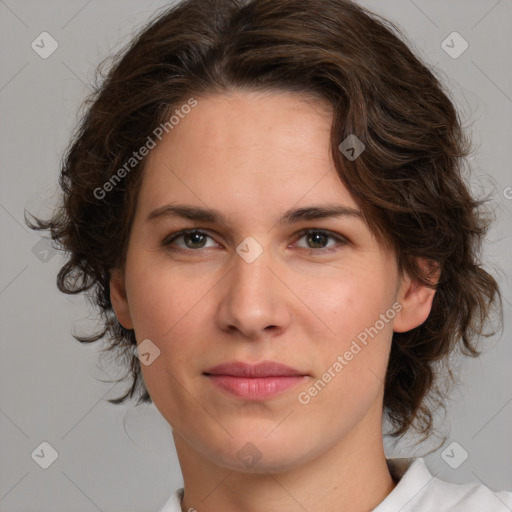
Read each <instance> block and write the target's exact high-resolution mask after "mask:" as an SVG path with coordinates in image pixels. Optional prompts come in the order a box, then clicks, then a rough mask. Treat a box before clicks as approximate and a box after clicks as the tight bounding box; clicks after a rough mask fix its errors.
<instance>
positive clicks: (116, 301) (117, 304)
mask: <svg viewBox="0 0 512 512" xmlns="http://www.w3.org/2000/svg"><path fill="white" fill-rule="evenodd" d="M110 302H112V307H113V309H114V313H115V314H116V317H117V320H118V322H119V323H120V324H121V325H122V326H123V327H124V328H125V329H133V323H132V319H131V315H130V307H129V305H128V298H127V295H126V286H125V280H124V272H123V271H122V270H121V269H117V268H116V269H113V270H111V271H110Z"/></svg>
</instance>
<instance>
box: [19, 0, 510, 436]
mask: <svg viewBox="0 0 512 512" xmlns="http://www.w3.org/2000/svg"><path fill="white" fill-rule="evenodd" d="M404 41H406V39H405V37H404V36H403V35H402V34H401V33H400V30H399V29H398V28H397V27H396V26H395V25H394V24H392V23H390V22H389V21H387V20H385V19H383V18H381V17H380V16H378V15H376V14H374V13H371V12H369V11H367V10H366V9H364V8H362V7H361V6H358V5H357V4H356V3H353V2H351V1H346V0H246V1H244V0H185V1H183V2H181V3H179V4H178V5H175V6H172V7H171V8H166V9H165V10H164V11H162V12H158V13H156V16H155V17H154V19H152V20H151V21H150V22H149V24H148V25H146V26H145V27H144V28H143V29H142V30H140V31H139V32H138V34H137V35H136V36H134V37H133V39H132V41H131V43H130V44H129V46H128V47H127V48H125V49H124V50H123V51H122V52H120V54H119V55H117V56H115V57H114V58H113V62H111V63H109V69H108V71H107V72H103V71H102V69H103V67H104V66H105V65H106V63H105V62H104V63H102V66H100V68H99V73H98V78H99V80H97V84H96V86H95V91H94V93H93V94H92V95H91V96H90V97H89V98H88V99H87V100H86V101H85V103H84V113H83V117H82V119H81V122H80V124H79V126H78V128H77V130H76V132H75V133H74V135H73V138H72V141H71V142H70V145H69V147H68V149H67V151H66V154H65V157H64V159H63V164H62V169H61V175H60V181H59V182H60V186H61V188H62V203H61V204H60V206H59V208H58V209H56V210H55V212H54V214H53V216H52V218H50V219H47V220H41V219H37V218H34V217H32V218H33V219H34V222H32V221H30V220H29V219H28V218H27V219H26V222H27V223H28V224H29V225H30V227H32V228H33V229H40V230H49V231H50V233H51V238H52V239H53V240H54V243H55V245H56V246H57V247H58V248H59V249H62V250H64V251H65V252H66V255H67V260H66V262H65V264H64V265H63V266H62V268H61V269H60V272H59V274H58V278H57V284H58V288H59V289H60V290H61V291H62V292H64V293H68V294H76V293H80V292H86V296H87V297H88V298H89V300H90V301H92V303H93V304H94V305H95V307H97V309H98V310H99V312H100V314H101V320H102V328H101V330H100V332H98V333H96V334H94V335H92V336H89V337H80V336H75V338H76V339H78V340H79V341H81V342H92V341H96V340H99V339H100V338H103V337H105V338H106V339H108V342H109V344H108V348H107V351H110V350H113V349H116V358H118V360H120V359H121V358H123V359H124V361H125V363H126V367H125V368H126V369H127V372H126V374H125V376H124V377H123V378H121V379H118V380H117V382H119V381H121V380H124V379H125V378H126V377H128V376H130V374H131V387H130V388H129V389H128V390H127V391H126V393H125V394H124V395H123V396H122V397H119V398H117V399H113V400H109V402H112V403H121V402H123V401H124V400H126V399H127V398H128V397H130V398H131V397H133V395H134V393H135V392H136V391H137V390H139V391H140V393H139V397H138V398H139V399H138V403H141V402H150V401H151V398H150V396H149V394H148V392H147V389H146V387H145V385H144V382H143V379H142V374H141V372H140V362H139V360H138V358H137V357H135V356H134V355H133V349H134V347H135V346H136V339H135V334H134V331H133V330H127V329H125V328H123V327H122V326H121V325H120V324H119V322H118V321H117V319H116V317H115V314H114V312H113V308H112V304H111V301H110V288H109V278H110V271H111V269H113V268H116V267H119V268H122V267H123V265H124V263H125V255H126V249H127V243H128V237H129V234H130V227H131V223H132V220H133V216H134V212H135V208H136V202H137V193H138V190H139V187H140V183H141V179H142V170H143V167H144V162H145V159H144V158H142V159H141V161H140V163H137V165H135V166H134V167H133V169H131V170H130V172H128V173H126V176H125V177H124V178H123V179H122V180H118V181H119V182H118V183H117V185H116V186H115V187H112V190H109V191H108V193H106V194H103V193H102V194H98V193H95V190H96V191H97V190H98V189H99V188H101V187H103V186H104V184H105V183H106V182H107V181H108V180H110V179H111V178H112V176H113V175H114V174H115V173H116V172H117V171H118V170H119V169H120V168H121V167H122V166H123V165H125V164H126V162H127V161H129V160H130V158H132V157H133V155H134V152H136V151H137V150H138V149H139V148H141V147H142V146H143V145H144V144H145V143H146V141H147V140H148V137H152V134H153V133H154V130H155V128H156V127H157V126H159V125H160V124H161V123H165V122H166V121H168V120H169V117H170V115H172V114H173V112H174V111H175V109H176V108H177V107H179V106H180V105H182V104H183V103H184V102H186V100H187V98H190V97H191V96H196V97H200V96H201V95H205V94H208V93H210V92H221V93H222V92H223V91H230V90H239V91H244V90H279V91H289V92H297V93H301V94H306V95H310V96H313V97H316V98H319V99H322V100H324V101H326V102H327V103H328V104H329V105H331V107H332V110H333V113H334V115H333V121H332V130H331V146H332V149H331V152H332V157H333V159H334V163H335V165H336V169H337V172H338V174H339V177H340V179H341V180H342V182H343V183H344V185H345V186H346V187H347V188H348V190H349V191H350V192H351V193H352V195H353V197H354V198H355V200H356V201H357V203H358V204H359V206H360V208H361V210H362V212H363V214H364V216H365V219H366V221H367V223H368V225H369V226H370V229H372V231H373V232H374V234H375V235H376V236H377V237H378V239H379V240H380V241H381V242H382V243H384V244H387V245H389V246H391V247H392V248H393V249H394V251H395V252H396V255H397V260H398V265H399V268H400V270H401V271H406V272H408V273H409V275H411V276H412V277H413V278H416V279H418V280H419V281H420V282H422V283H424V284H427V285H429V286H431V287H434V288H436V290H437V291H436V294H435V297H434V301H433V305H432V310H431V313H430V316H429V317H428V319H427V320H426V321H425V322H424V323H423V324H422V325H420V326H419V327H417V328H415V329H413V330H411V331H409V332H405V333H394V335H393V342H392V348H391V354H390V360H389V365H388V369H387V375H386V382H385V394H384V412H385V413H386V414H387V418H388V419H389V420H390V421H391V425H392V427H393V428H392V432H390V434H391V435H392V436H395V437H397V436H402V435H403V434H404V433H405V432H406V431H407V430H408V429H409V428H410V427H414V428H415V429H416V430H417V431H418V432H420V433H422V434H424V435H425V436H426V435H427V434H428V433H429V432H430V431H431V429H432V426H433V417H434V412H435V410H436V408H437V407H438V406H439V405H442V403H443V400H444V398H445V394H444V393H443V392H442V391H441V386H440V385H439V383H440V379H438V378H436V377H439V376H440V375H439V373H440V368H441V365H442V363H446V361H447V360H448V356H449V355H450V354H451V353H452V352H454V351H455V350H456V349H461V351H462V352H463V353H464V354H466V355H471V356H476V355H478V354H479V353H480V349H478V348H477V341H478V338H480V337H481V336H490V335H491V334H495V333H494V332H492V333H487V332H484V330H485V328H486V327H485V325H486V323H487V320H488V319H489V318H490V317H491V316H492V315H491V309H494V308H496V309H497V312H499V318H500V325H501V324H502V321H501V317H502V308H501V295H500V291H499V287H498V285H497V283H496V281H495V279H494V278H493V277H492V276H491V275H490V274H489V273H487V272H486V271H485V270H484V269H483V268H482V266H481V263H480V260H479V258H480V250H481V243H482V241H483V237H484V235H485V233H486V231H487V229H488V226H489V222H490V220H491V219H490V215H488V213H489V212H488V211H487V210H483V206H484V203H485V202H486V201H487V199H476V198H475V197H473V196H472V194H471V193H470V191H469V187H468V185H467V184H466V183H465V181H464V178H463V170H464V165H463V164H464V162H465V161H466V160H465V159H466V157H467V156H468V155H469V154H470V153H471V144H470V141H469V139H468V137H467V135H466V133H465V131H464V130H463V129H462V126H461V121H460V118H459V114H458V112H457V111H456V109H455V107H454V105H453V103H452V101H451V100H450V98H449V96H448V92H446V91H445V90H444V87H443V85H442V82H441V80H440V79H438V78H437V77H436V76H435V75H434V72H433V71H432V70H430V69H429V67H428V66H426V65H425V64H423V63H422V62H421V60H420V59H419V58H418V57H417V56H415V55H414V54H413V52H412V51H411V50H410V48H409V44H406V43H405V42H404ZM350 134H356V136H357V137H358V138H359V139H360V140H361V141H362V142H363V143H364V145H365V147H366V149H365V151H364V152H363V153H362V154H361V156H359V158H357V159H355V160H353V161H351V160H349V159H347V158H345V157H344V156H343V154H342V153H341V152H340V150H339V149H338V145H339V144H340V142H341V141H343V140H344V139H345V138H346V137H347V136H348V135H350ZM99 195H104V197H101V198H99V197H97V196H99ZM418 257H421V258H424V259H425V260H427V261H430V262H432V263H434V266H435V265H437V267H438V268H439V269H440V270H441V273H440V279H439V282H438V283H437V285H436V284H435V283H434V282H433V281H432V280H431V278H432V275H431V274H430V273H429V272H428V271H426V270H425V268H420V267H419V266H418V263H417V258H418ZM123 364H124V363H123ZM448 375H449V376H450V377H452V378H453V374H452V372H451V369H450V366H449V365H448Z"/></svg>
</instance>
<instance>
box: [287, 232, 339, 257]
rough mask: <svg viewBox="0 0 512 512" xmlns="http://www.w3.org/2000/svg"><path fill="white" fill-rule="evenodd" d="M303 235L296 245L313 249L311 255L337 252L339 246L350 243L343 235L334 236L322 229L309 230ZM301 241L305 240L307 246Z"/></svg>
mask: <svg viewBox="0 0 512 512" xmlns="http://www.w3.org/2000/svg"><path fill="white" fill-rule="evenodd" d="M301 235H302V236H301V237H300V238H299V239H298V240H297V242H296V245H297V246H298V247H301V248H304V249H311V251H310V252H311V253H316V252H322V251H332V250H336V248H337V247H338V246H339V245H346V244H347V243H348V241H347V240H346V239H345V238H344V237H342V236H341V235H334V234H333V233H331V232H330V231H323V230H320V229H309V230H306V231H303V232H302V233H301ZM301 240H305V243H306V245H301V244H300V243H299V242H300V241H301ZM329 241H330V242H331V243H330V242H329Z"/></svg>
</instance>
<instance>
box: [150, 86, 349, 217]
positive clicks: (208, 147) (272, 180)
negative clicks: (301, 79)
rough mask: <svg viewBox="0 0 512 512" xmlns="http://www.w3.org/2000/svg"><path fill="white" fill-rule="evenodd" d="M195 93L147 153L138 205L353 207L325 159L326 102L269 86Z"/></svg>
mask: <svg viewBox="0 0 512 512" xmlns="http://www.w3.org/2000/svg"><path fill="white" fill-rule="evenodd" d="M195 99H196V101H197V105H196V106H195V107H194V108H193V109H191V110H190V111H189V113H187V114H186V115H182V118H180V120H179V123H178V124H176V125H175V126H174V127H173V129H172V130H171V131H170V132H169V133H168V134H167V135H165V137H164V138H163V139H162V141H161V142H160V143H159V144H158V145H157V147H156V148H155V149H153V150H152V151H151V152H150V154H149V155H148V157H147V160H146V163H145V170H144V173H145V176H144V180H143V185H142V189H141V191H140V195H141V197H140V199H141V202H142V203H151V205H152V206H154V205H155V204H157V203H163V202H165V201H168V200H169V199H174V198H175V197H179V198H180V201H184V200H187V201H192V202H193V203H198V202H199V203H203V206H204V204H207V205H208V206H210V207H213V208H221V209H224V210H225V209H229V207H230V205H232V206H233V208H235V209H237V210H238V213H239V210H240V209H244V210H249V211H251V212H253V213H263V211H265V210H268V209H276V208H283V209H284V208H286V207H289V206H291V205H292V204H300V203H301V202H304V203H307V202H315V203H318V202H329V203H334V202H338V203H340V202H341V203H342V204H344V205H346V206H353V207H355V206H356V203H355V201H354V199H353V198H352V197H351V196H350V194H349V193H348V191H347V190H346V188H345V187H344V185H343V184H342V182H341V180H340V178H339V176H338V174H337V172H336V169H335V167H334V162H333V161H332V157H331V153H330V151H331V149H330V130H331V122H332V113H331V111H330V109H329V106H328V105H327V104H326V103H323V102H321V101H319V100H313V99H312V98H307V97H304V96H303V95H299V94H297V93H286V92H275V91H272V92H269V91H266V92H264V93H262V92H230V93H225V94H224V93H223V94H212V95H207V96H202V97H197V98H195ZM176 108H179V106H178V107H176ZM171 196H172V197H171Z"/></svg>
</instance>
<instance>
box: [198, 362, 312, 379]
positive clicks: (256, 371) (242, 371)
mask: <svg viewBox="0 0 512 512" xmlns="http://www.w3.org/2000/svg"><path fill="white" fill-rule="evenodd" d="M204 373H205V374H206V375H231V376H232V377H287V376H290V375H295V376H296V375H307V374H305V373H303V372H301V371H299V370H296V369H295V368H290V367H289V366H286V365H284V364H281V363H276V362H274V361H263V362H261V363H257V364H249V363H243V362H241V361H235V362H233V363H225V364H219V365H218V366H214V367H213V368H210V369H209V370H207V371H206V372H204Z"/></svg>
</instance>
